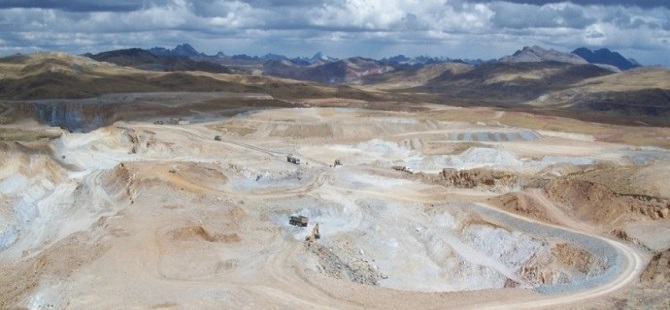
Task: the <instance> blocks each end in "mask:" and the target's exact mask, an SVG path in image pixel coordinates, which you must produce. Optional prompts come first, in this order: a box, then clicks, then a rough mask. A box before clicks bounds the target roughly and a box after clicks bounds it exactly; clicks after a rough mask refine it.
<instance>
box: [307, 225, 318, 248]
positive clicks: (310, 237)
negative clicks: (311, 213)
mask: <svg viewBox="0 0 670 310" xmlns="http://www.w3.org/2000/svg"><path fill="white" fill-rule="evenodd" d="M316 239H321V233H319V223H316V225H314V228H312V232H310V233H309V235H308V236H307V237H306V238H305V241H307V245H312V243H314V242H315V241H316Z"/></svg>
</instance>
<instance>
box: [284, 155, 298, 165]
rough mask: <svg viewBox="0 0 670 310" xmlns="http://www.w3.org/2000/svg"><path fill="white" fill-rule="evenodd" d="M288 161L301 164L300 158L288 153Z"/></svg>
mask: <svg viewBox="0 0 670 310" xmlns="http://www.w3.org/2000/svg"><path fill="white" fill-rule="evenodd" d="M286 161H288V162H289V163H294V164H296V165H300V158H298V157H295V156H293V154H288V156H286Z"/></svg>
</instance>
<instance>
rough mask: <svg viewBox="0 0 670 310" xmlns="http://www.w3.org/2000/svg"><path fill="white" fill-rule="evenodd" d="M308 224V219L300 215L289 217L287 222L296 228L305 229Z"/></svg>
mask: <svg viewBox="0 0 670 310" xmlns="http://www.w3.org/2000/svg"><path fill="white" fill-rule="evenodd" d="M308 222H309V218H308V217H306V216H302V215H291V217H290V218H289V220H288V223H289V224H291V225H293V226H298V227H307V223H308Z"/></svg>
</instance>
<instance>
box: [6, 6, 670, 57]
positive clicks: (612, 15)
mask: <svg viewBox="0 0 670 310" xmlns="http://www.w3.org/2000/svg"><path fill="white" fill-rule="evenodd" d="M12 1H13V0H12ZM77 1H78V2H72V3H75V4H76V3H83V2H82V1H83V0H77ZM473 1H474V0H424V1H421V0H406V1H402V0H326V1H322V2H317V1H311V0H293V1H290V0H248V1H225V0H138V1H135V2H133V1H131V0H125V1H124V2H123V3H122V5H119V6H111V5H110V6H92V5H89V6H81V7H75V6H74V4H71V5H68V6H60V7H53V6H51V7H44V6H40V5H39V3H40V1H39V0H31V2H30V3H31V4H30V5H22V6H20V7H21V8H5V9H3V7H10V6H8V5H5V6H0V26H1V27H2V29H3V31H2V32H0V40H2V42H4V50H6V51H22V50H23V51H32V50H33V49H34V48H43V49H53V48H56V49H62V50H69V51H72V52H76V53H81V52H85V51H92V52H97V51H102V50H105V49H110V48H118V47H134V46H138V47H152V46H174V45H176V44H179V43H183V42H190V43H193V44H194V46H196V48H198V49H201V50H204V51H205V52H208V53H215V52H217V51H219V50H221V51H223V52H225V53H228V54H232V53H247V54H264V53H268V52H275V53H286V54H294V55H295V54H310V53H313V52H315V51H318V50H319V49H324V50H326V49H332V50H334V51H338V52H337V53H339V55H335V56H340V57H344V56H352V55H362V56H371V57H384V56H391V55H388V54H385V53H389V52H397V53H405V54H416V53H420V54H429V55H435V56H449V57H468V58H476V57H487V58H488V57H500V56H503V55H504V54H507V53H510V52H513V51H514V50H515V49H518V48H520V47H522V46H524V45H533V44H541V45H548V46H550V47H552V48H558V49H562V50H566V51H567V50H572V49H574V48H576V47H579V46H589V47H601V46H602V47H610V48H614V49H622V50H627V51H633V52H635V51H641V52H640V54H643V55H644V51H655V54H654V55H662V53H661V52H665V53H666V54H668V55H670V53H669V52H670V46H668V41H670V40H669V38H670V22H668V20H670V9H668V8H667V7H665V8H663V7H657V6H654V8H640V7H635V6H621V5H603V4H595V3H597V2H598V1H596V0H593V1H589V2H588V3H592V4H589V5H580V4H574V3H571V2H559V3H554V2H553V1H539V2H542V3H545V4H543V5H539V4H528V3H533V2H534V3H539V2H538V1H521V0H520V1H514V2H521V3H513V2H511V1H476V2H473ZM603 2H606V1H600V3H603ZM50 3H52V2H50ZM523 3H527V4H523ZM580 3H583V2H580ZM650 7H651V5H650ZM326 51H327V52H328V50H326ZM452 53H458V54H452ZM650 55H651V54H650ZM666 57H667V56H666ZM643 61H644V60H643ZM654 61H658V59H657V58H655V59H654ZM661 61H664V62H666V63H670V59H667V58H666V59H661Z"/></svg>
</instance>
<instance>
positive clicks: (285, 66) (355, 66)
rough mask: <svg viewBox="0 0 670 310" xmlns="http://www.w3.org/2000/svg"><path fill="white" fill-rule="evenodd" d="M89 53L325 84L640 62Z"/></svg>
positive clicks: (579, 56) (584, 52)
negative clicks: (442, 71) (453, 67)
mask: <svg viewBox="0 0 670 310" xmlns="http://www.w3.org/2000/svg"><path fill="white" fill-rule="evenodd" d="M85 56H87V57H90V58H92V59H95V60H98V61H105V62H109V63H114V64H117V65H121V66H130V67H135V68H138V69H143V70H153V71H205V72H213V73H230V72H239V73H247V74H261V75H267V76H274V77H282V78H290V79H296V80H305V81H313V82H318V83H322V84H359V83H365V82H366V81H371V80H375V79H371V77H373V76H377V75H381V74H385V73H388V72H403V71H405V70H410V71H411V70H414V71H416V70H418V69H421V68H428V67H431V66H435V65H438V64H449V63H454V64H463V65H469V66H480V65H484V64H495V63H531V62H559V63H567V64H573V65H588V64H594V65H597V66H599V67H602V68H604V69H607V70H610V71H615V72H616V71H621V70H628V69H632V68H636V67H639V66H640V65H639V64H638V63H637V62H636V61H635V60H632V59H626V58H625V57H623V56H621V54H619V53H616V52H612V51H610V50H608V49H599V50H596V51H592V50H589V49H587V48H578V49H576V50H575V51H573V52H572V53H569V52H560V51H557V50H554V49H545V48H542V47H540V46H532V47H528V46H526V47H524V48H523V49H521V50H518V51H516V52H515V53H514V54H512V55H509V56H505V57H502V58H500V59H498V60H482V59H475V60H471V59H451V58H446V57H429V56H418V57H407V56H404V55H396V56H393V57H389V58H383V59H379V60H375V59H368V58H362V57H351V58H347V59H337V58H334V57H330V56H327V55H326V54H324V53H322V52H318V53H316V54H314V55H313V56H311V57H296V58H289V57H286V56H284V55H279V54H273V53H270V54H266V55H263V56H248V55H244V54H242V55H232V56H228V55H226V54H224V53H223V52H219V53H217V54H216V55H206V54H205V53H202V52H199V51H198V50H196V49H195V48H194V47H193V46H191V45H190V44H187V43H184V44H180V45H177V46H176V47H175V48H173V49H169V48H164V47H154V48H150V49H146V50H145V49H139V48H132V49H124V50H116V51H109V52H103V53H99V54H95V55H92V54H87V55H85ZM435 68H441V67H435ZM414 71H413V72H414ZM432 71H435V70H432ZM428 72H431V71H428ZM380 78H381V80H383V79H385V78H384V77H380ZM394 79H398V77H397V76H396V77H395V78H394ZM377 80H379V79H377Z"/></svg>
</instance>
